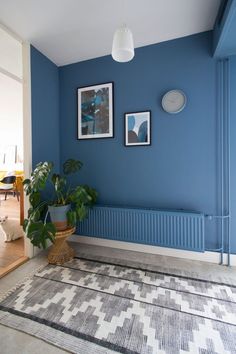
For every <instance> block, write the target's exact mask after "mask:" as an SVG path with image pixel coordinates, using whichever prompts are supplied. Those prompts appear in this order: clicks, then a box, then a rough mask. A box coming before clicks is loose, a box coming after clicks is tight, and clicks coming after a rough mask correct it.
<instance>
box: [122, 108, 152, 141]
mask: <svg viewBox="0 0 236 354" xmlns="http://www.w3.org/2000/svg"><path fill="white" fill-rule="evenodd" d="M143 145H151V111H144V112H134V113H125V146H143Z"/></svg>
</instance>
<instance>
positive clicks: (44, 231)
mask: <svg viewBox="0 0 236 354" xmlns="http://www.w3.org/2000/svg"><path fill="white" fill-rule="evenodd" d="M24 229H25V232H26V235H27V237H28V238H29V239H30V241H31V243H32V244H33V245H34V246H37V247H42V248H44V249H45V248H46V247H47V240H50V241H51V242H54V239H55V234H56V228H55V226H54V225H53V224H52V223H43V222H42V221H37V222H31V221H28V220H25V223H24Z"/></svg>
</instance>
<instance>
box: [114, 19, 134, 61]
mask: <svg viewBox="0 0 236 354" xmlns="http://www.w3.org/2000/svg"><path fill="white" fill-rule="evenodd" d="M111 55H112V58H113V59H114V60H115V61H118V62H120V63H125V62H128V61H130V60H132V59H133V57H134V41H133V35H132V32H131V31H130V29H129V28H128V27H127V26H126V25H125V24H124V25H123V26H122V27H120V28H118V29H117V30H116V31H115V33H114V37H113V44H112V54H111Z"/></svg>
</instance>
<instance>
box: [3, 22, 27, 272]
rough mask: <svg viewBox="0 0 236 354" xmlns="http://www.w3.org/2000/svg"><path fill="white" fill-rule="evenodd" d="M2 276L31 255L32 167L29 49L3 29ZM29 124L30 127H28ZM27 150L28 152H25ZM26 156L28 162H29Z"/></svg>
mask: <svg viewBox="0 0 236 354" xmlns="http://www.w3.org/2000/svg"><path fill="white" fill-rule="evenodd" d="M0 52H1V57H0V277H2V276H4V275H5V274H7V273H8V272H10V271H11V270H13V269H15V268H16V267H17V266H19V265H20V264H22V263H24V262H25V261H26V260H27V259H28V256H30V253H31V252H32V250H31V247H29V245H28V243H27V241H26V239H25V236H24V233H23V229H22V225H23V221H24V193H23V184H22V182H23V180H24V178H25V177H26V176H27V175H28V173H29V169H30V166H31V156H30V153H29V151H31V143H30V137H29V136H28V135H29V132H30V128H31V124H29V119H30V114H29V113H30V112H29V107H28V106H29V103H28V102H29V97H30V90H29V87H30V85H29V82H28V81H29V77H30V76H29V72H30V70H29V59H28V58H29V46H28V45H24V44H23V43H22V41H21V40H20V39H19V38H17V37H16V36H15V35H14V34H12V33H11V32H9V31H8V30H7V29H5V28H2V27H0ZM28 125H29V126H28ZM26 151H27V153H25V152H26ZM25 155H26V159H25Z"/></svg>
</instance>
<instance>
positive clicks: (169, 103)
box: [161, 90, 187, 113]
mask: <svg viewBox="0 0 236 354" xmlns="http://www.w3.org/2000/svg"><path fill="white" fill-rule="evenodd" d="M186 102H187V98H186V96H185V94H184V92H183V91H181V90H171V91H168V92H167V93H166V94H165V95H164V96H163V97H162V101H161V104H162V108H163V109H164V111H166V112H167V113H179V112H181V111H182V110H183V109H184V107H185V106H186Z"/></svg>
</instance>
